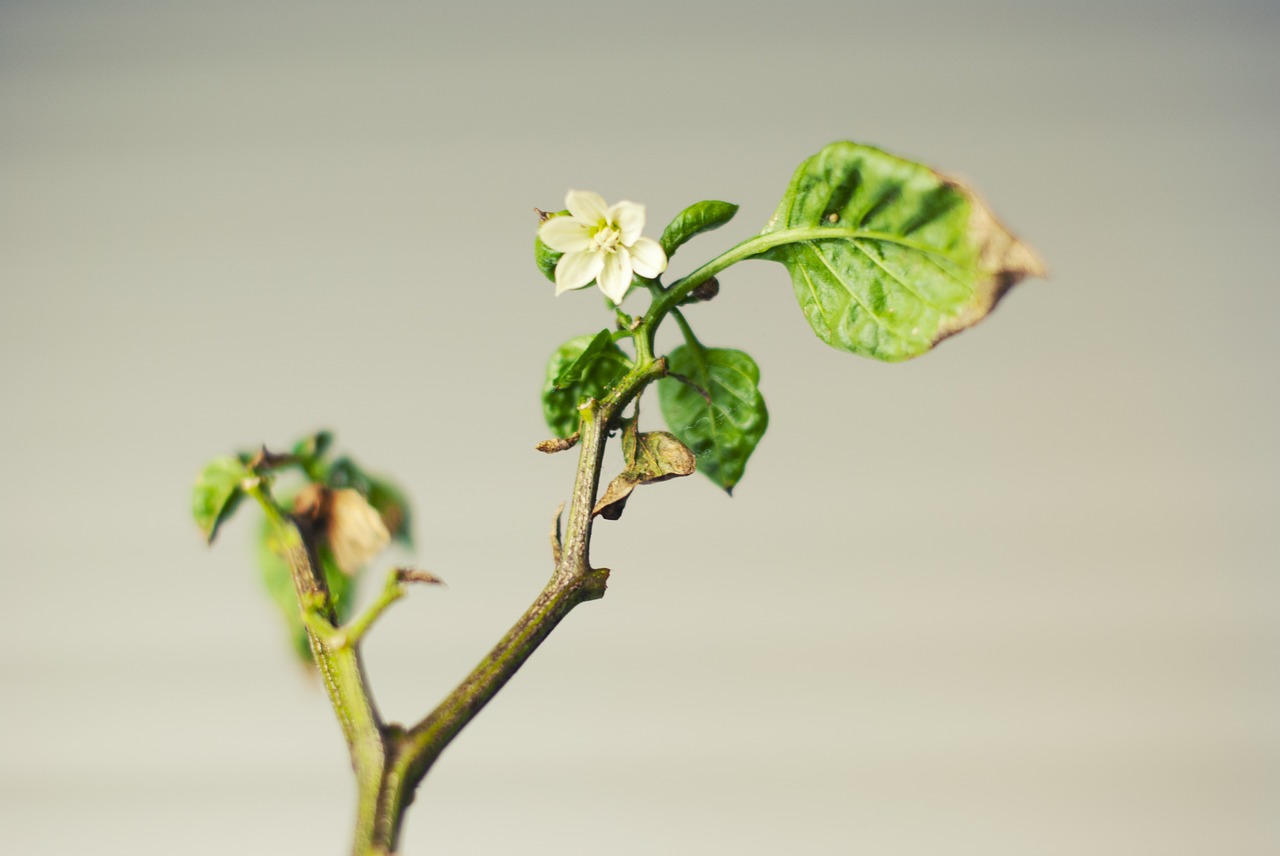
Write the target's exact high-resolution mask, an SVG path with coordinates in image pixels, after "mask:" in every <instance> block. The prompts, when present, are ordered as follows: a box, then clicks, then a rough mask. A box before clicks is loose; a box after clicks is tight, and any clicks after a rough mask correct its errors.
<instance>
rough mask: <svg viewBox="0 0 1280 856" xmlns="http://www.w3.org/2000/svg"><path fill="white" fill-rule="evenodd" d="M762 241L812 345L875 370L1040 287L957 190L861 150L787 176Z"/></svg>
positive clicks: (840, 149)
mask: <svg viewBox="0 0 1280 856" xmlns="http://www.w3.org/2000/svg"><path fill="white" fill-rule="evenodd" d="M761 234H762V235H772V236H774V237H776V238H778V239H782V242H781V243H780V244H779V245H777V246H774V247H772V248H770V249H769V250H767V251H765V252H764V253H762V254H761V257H762V258H767V259H772V260H774V261H778V262H781V263H782V264H784V265H786V267H787V269H788V270H789V271H790V273H791V280H792V284H793V285H794V286H795V292H796V298H797V299H798V300H799V301H800V307H801V309H803V310H804V314H805V317H806V318H807V319H808V321H809V325H810V326H811V327H813V330H814V332H815V333H817V334H818V338H820V339H822V341H824V342H826V343H827V344H828V345H831V346H832V347H835V348H839V349H841V350H845V351H850V352H852V353H855V354H861V355H863V356H869V357H875V358H877V359H881V360H889V361H895V360H905V359H909V358H911V357H915V356H919V355H920V354H923V353H924V352H925V351H928V350H929V349H930V348H932V347H933V346H934V345H935V344H936V343H937V342H939V341H940V340H942V339H944V338H946V337H947V336H950V335H952V334H953V333H957V332H959V331H960V330H963V329H964V328H966V327H969V326H971V325H973V324H976V323H977V322H978V321H980V320H982V318H983V317H985V316H986V315H987V313H988V312H990V311H991V309H992V308H993V307H994V306H995V304H996V302H997V301H999V299H1000V298H1001V297H1002V296H1003V295H1004V294H1005V292H1007V291H1008V290H1009V288H1011V287H1012V286H1013V285H1014V284H1015V283H1017V282H1018V281H1019V280H1020V279H1022V278H1023V277H1024V276H1026V275H1033V276H1043V266H1042V264H1041V262H1040V260H1039V259H1038V258H1037V257H1036V255H1035V252H1034V251H1033V250H1031V249H1030V248H1029V247H1027V246H1026V245H1025V244H1021V243H1019V242H1018V241H1017V239H1016V238H1014V237H1013V236H1012V235H1011V234H1010V233H1009V232H1008V231H1006V230H1005V228H1004V227H1003V226H1002V225H1000V223H999V222H998V221H997V220H996V219H995V217H994V216H993V215H992V214H991V212H990V211H989V210H988V209H987V207H986V206H985V205H984V204H983V203H982V200H980V199H979V198H978V197H977V196H976V195H975V194H974V193H972V192H971V191H970V190H969V189H968V188H966V187H964V186H963V185H961V184H960V183H958V182H956V181H954V180H953V179H950V178H947V177H945V176H942V175H939V174H938V173H936V172H934V171H933V170H931V169H929V168H928V167H926V166H922V165H921V164H917V163H912V162H911V161H907V160H903V159H901V158H897V157H894V156H893V155H890V154H887V153H885V152H882V151H880V150H879V149H875V148H872V147H870V146H863V145H858V144H856V143H833V144H831V145H829V146H827V147H826V148H824V149H823V150H822V151H820V152H818V153H817V154H816V155H814V156H813V157H811V158H809V159H808V160H806V161H805V162H804V163H803V164H801V165H800V168H799V169H797V170H796V173H795V175H794V176H793V177H792V179H791V185H790V186H789V187H788V188H787V192H786V194H785V195H784V196H783V197H782V202H781V203H780V204H779V205H778V210H777V211H776V212H775V213H774V215H773V218H772V219H771V220H770V221H769V224H768V225H767V226H766V227H765V228H764V230H763V232H762V233H761Z"/></svg>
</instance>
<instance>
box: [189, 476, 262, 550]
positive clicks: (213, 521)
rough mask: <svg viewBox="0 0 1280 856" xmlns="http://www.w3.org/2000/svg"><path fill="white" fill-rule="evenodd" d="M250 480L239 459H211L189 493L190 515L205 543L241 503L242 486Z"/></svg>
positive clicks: (210, 539) (211, 539) (242, 495)
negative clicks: (245, 481) (246, 480)
mask: <svg viewBox="0 0 1280 856" xmlns="http://www.w3.org/2000/svg"><path fill="white" fill-rule="evenodd" d="M252 476H253V474H252V473H251V472H249V470H248V468H247V467H245V465H244V464H243V463H242V462H241V461H240V460H239V458H235V457H231V456H224V457H220V458H214V459H213V460H212V461H210V462H209V464H208V465H207V466H206V467H205V468H204V470H202V471H201V473H200V476H199V478H197V479H196V484H195V488H194V489H193V490H192V493H191V515H192V517H194V518H195V521H196V525H197V526H199V527H200V531H201V532H203V533H204V537H205V540H206V541H207V542H208V543H210V544H212V543H213V539H214V538H215V537H217V534H218V527H219V526H221V525H222V524H223V523H225V522H226V521H227V519H228V518H230V517H231V515H232V514H233V513H234V512H235V510H236V506H238V505H239V504H240V501H241V500H242V499H244V496H245V494H244V489H243V487H242V485H243V484H244V480H245V479H247V478H251V477H252Z"/></svg>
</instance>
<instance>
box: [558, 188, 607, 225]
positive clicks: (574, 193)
mask: <svg viewBox="0 0 1280 856" xmlns="http://www.w3.org/2000/svg"><path fill="white" fill-rule="evenodd" d="M564 207H565V208H568V209H569V213H570V214H572V215H573V216H574V217H576V218H577V219H579V220H581V221H582V222H583V223H587V224H590V225H591V226H595V225H596V224H597V223H599V222H600V221H601V220H603V219H604V217H605V214H607V213H608V211H609V206H608V205H606V204H605V201H604V197H603V196H601V195H600V194H599V193H592V192H591V191H590V190H570V191H569V192H568V194H566V195H565V197H564Z"/></svg>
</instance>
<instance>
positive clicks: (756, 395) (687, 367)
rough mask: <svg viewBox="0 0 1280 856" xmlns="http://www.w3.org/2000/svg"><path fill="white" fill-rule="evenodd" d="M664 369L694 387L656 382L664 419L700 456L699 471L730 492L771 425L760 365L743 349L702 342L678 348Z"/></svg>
mask: <svg viewBox="0 0 1280 856" xmlns="http://www.w3.org/2000/svg"><path fill="white" fill-rule="evenodd" d="M667 368H668V370H669V371H671V372H672V373H674V374H677V375H681V376H683V377H684V378H687V379H688V380H689V381H690V382H692V383H693V384H696V385H697V387H698V388H697V389H695V388H694V387H693V386H690V385H689V384H688V383H684V382H682V381H680V380H678V379H676V378H673V377H666V378H663V379H662V380H660V381H658V401H659V403H660V404H661V406H662V415H663V417H664V418H665V419H666V420H667V424H668V425H669V426H671V430H672V431H674V432H675V434H676V436H677V437H679V438H680V439H681V440H682V441H683V442H684V444H685V445H686V446H688V447H689V448H690V449H692V450H693V453H694V454H695V455H697V456H698V470H699V471H700V472H702V473H703V474H705V475H706V476H707V478H709V479H711V480H712V481H713V482H715V483H716V484H718V485H720V487H722V488H724V489H725V490H726V491H732V490H733V486H734V485H736V484H737V483H738V481H739V480H740V479H741V478H742V473H743V471H744V470H745V469H746V466H747V459H748V458H750V457H751V453H752V452H753V451H755V448H756V444H758V443H759V442H760V438H761V437H763V436H764V432H765V428H767V427H768V426H769V411H768V410H767V409H766V408H765V406H764V398H763V397H762V396H761V395H760V387H759V384H760V369H759V368H758V367H757V366H756V363H755V360H753V359H751V357H749V356H747V355H746V354H744V353H743V352H742V351H734V350H729V349H727V348H704V347H702V346H701V345H693V346H690V345H681V346H680V347H678V348H676V349H675V350H674V351H672V352H671V353H670V354H669V355H668V356H667ZM703 393H706V397H704V395H703ZM708 398H709V400H708Z"/></svg>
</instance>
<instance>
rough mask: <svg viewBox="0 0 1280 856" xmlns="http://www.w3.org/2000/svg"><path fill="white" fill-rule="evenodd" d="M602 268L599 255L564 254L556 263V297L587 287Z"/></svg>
mask: <svg viewBox="0 0 1280 856" xmlns="http://www.w3.org/2000/svg"><path fill="white" fill-rule="evenodd" d="M602 267H604V258H603V257H602V254H601V253H565V254H564V255H563V256H561V257H560V261H558V262H556V295H557V296H559V295H561V294H563V293H564V292H566V291H569V290H571V289H574V288H582V287H583V286H584V285H589V284H590V283H591V280H593V279H595V278H596V277H597V276H599V275H600V269H601V268H602Z"/></svg>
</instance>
